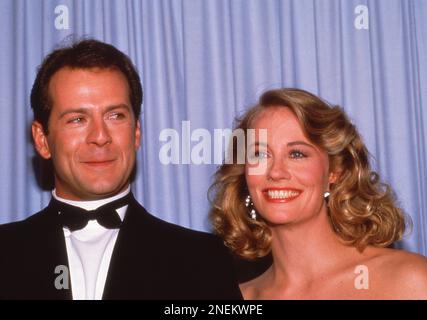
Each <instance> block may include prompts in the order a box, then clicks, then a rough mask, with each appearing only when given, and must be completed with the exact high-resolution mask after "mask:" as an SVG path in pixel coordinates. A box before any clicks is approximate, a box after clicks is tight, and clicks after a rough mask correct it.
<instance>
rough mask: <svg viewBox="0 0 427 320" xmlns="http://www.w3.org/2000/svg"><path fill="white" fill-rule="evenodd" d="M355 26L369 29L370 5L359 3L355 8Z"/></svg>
mask: <svg viewBox="0 0 427 320" xmlns="http://www.w3.org/2000/svg"><path fill="white" fill-rule="evenodd" d="M354 14H356V18H355V19H354V27H355V28H356V29H357V30H368V29H369V9H368V6H365V5H362V4H361V5H358V6H356V8H354Z"/></svg>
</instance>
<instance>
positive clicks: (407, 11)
mask: <svg viewBox="0 0 427 320" xmlns="http://www.w3.org/2000/svg"><path fill="white" fill-rule="evenodd" d="M426 17H427V1H425V0H295V1H292V0H117V1H112V0H87V1H83V0H74V1H73V0H46V1H43V0H27V1H25V0H0V32H1V34H0V37H1V38H0V39H1V41H0V110H1V117H0V137H1V142H2V147H1V151H0V203H1V209H0V213H1V214H0V223H5V222H9V221H16V220H20V219H23V218H25V217H27V216H29V215H31V214H33V213H35V212H37V211H38V210H40V209H41V208H42V207H44V206H45V205H46V204H47V203H48V201H49V198H50V193H49V192H48V191H43V190H42V189H41V188H40V187H39V185H38V184H37V182H36V178H35V174H34V171H33V165H32V161H33V157H34V150H33V147H32V144H31V139H30V135H29V126H30V123H31V120H32V113H31V109H30V103H29V93H30V90H31V86H32V83H33V81H34V77H35V72H36V68H37V66H38V65H39V64H40V63H41V60H42V58H43V56H44V55H45V54H46V53H48V52H49V51H51V50H52V49H53V48H55V47H57V46H58V45H60V44H61V43H63V42H64V41H65V40H64V39H67V38H68V39H69V38H70V37H71V38H79V37H82V36H86V37H92V38H97V39H100V40H103V41H106V42H109V43H111V44H113V45H115V46H117V47H118V48H120V49H121V50H122V51H124V52H126V53H127V54H128V55H129V56H130V57H131V58H132V60H133V61H134V62H135V64H136V66H137V67H138V69H139V71H140V73H141V77H142V82H143V87H144V93H145V97H144V104H143V114H142V116H141V123H142V127H143V143H142V148H141V150H140V151H139V154H138V172H137V176H136V179H135V182H134V183H133V186H132V187H133V190H134V192H135V195H136V197H137V198H138V199H139V200H140V201H141V202H142V203H143V204H144V206H145V207H147V208H148V209H149V210H150V211H151V212H152V213H153V214H155V215H157V216H158V217H160V218H162V219H165V220H168V221H171V222H174V223H178V224H180V225H183V226H187V227H190V228H193V229H198V230H209V222H208V219H207V214H208V209H209V203H208V201H207V197H206V192H207V189H208V187H209V185H210V183H211V182H212V174H213V173H214V171H215V169H216V167H217V165H218V155H219V158H221V156H222V154H220V153H218V152H217V153H216V154H215V152H214V151H215V148H216V147H215V146H217V144H215V145H214V143H213V140H214V130H215V129H225V128H231V127H232V124H233V119H234V118H235V116H236V115H238V114H241V112H242V111H244V110H245V108H247V107H249V106H251V105H253V104H254V103H256V101H257V98H258V97H259V95H260V94H261V93H262V92H263V91H265V90H266V89H271V88H276V87H282V86H288V87H289V86H290V87H299V88H303V89H306V90H309V91H312V92H314V93H317V94H319V95H320V96H322V97H323V98H325V99H327V100H328V101H330V102H331V103H334V104H340V105H342V106H343V107H344V108H345V109H346V110H347V112H348V113H349V115H350V116H351V118H352V119H353V121H354V122H355V124H356V125H357V126H358V128H359V130H360V132H361V134H362V135H363V137H364V139H365V142H366V144H367V145H368V148H369V149H370V151H371V153H372V156H373V159H372V163H373V166H374V167H375V168H376V169H377V170H378V171H379V172H380V173H381V175H382V176H383V177H384V179H385V180H386V181H387V182H389V183H390V184H391V185H392V186H394V188H395V191H396V194H397V196H398V198H399V200H400V203H401V205H402V206H403V208H404V209H405V212H406V213H407V214H408V215H410V216H411V217H412V220H413V224H414V228H413V231H412V233H410V234H408V235H407V236H406V237H405V239H404V241H403V242H402V243H401V245H402V246H403V247H404V248H405V249H408V250H411V251H415V252H419V253H421V254H424V255H426V254H427V235H426V233H427V219H426V215H427V185H426V183H427V169H426V163H427V156H426V150H427V136H426V129H425V128H426V127H427V109H426V108H427V19H426ZM184 121H185V122H184ZM168 128H169V129H174V130H176V132H177V134H178V139H179V148H178V149H177V150H175V153H173V152H172V154H173V155H175V156H179V164H169V165H166V164H164V163H162V161H161V159H162V157H161V153H162V147H165V145H166V144H167V142H165V141H162V136H161V133H162V132H163V134H164V133H165V131H164V130H167V129H168ZM166 132H171V130H169V131H166ZM192 134H193V136H191V135H192ZM191 138H193V141H191V140H190V139H191ZM209 138H211V139H212V141H211V142H212V144H211V145H212V148H211V149H210V151H211V155H210V163H202V164H198V163H197V162H198V160H200V159H199V158H198V157H197V155H198V154H199V153H198V151H200V149H197V146H199V147H200V143H202V142H203V141H204V142H206V141H208V140H207V139H209ZM175 142H177V143H178V140H176V141H175ZM216 142H217V143H218V141H216ZM219 149H220V148H219ZM191 151H193V153H194V157H190V160H189V161H188V159H185V158H183V155H186V154H187V152H191ZM204 152H205V153H204V154H203V155H204V156H205V162H209V161H208V160H209V157H208V156H209V154H208V151H207V150H206V149H205V150H204ZM190 154H191V153H190ZM199 156H200V154H199ZM163 162H164V161H163ZM187 162H190V163H189V164H188V163H187Z"/></svg>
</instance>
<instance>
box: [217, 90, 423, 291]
mask: <svg viewBox="0 0 427 320" xmlns="http://www.w3.org/2000/svg"><path fill="white" fill-rule="evenodd" d="M238 128H239V129H243V131H244V133H245V137H246V138H247V139H246V140H247V141H248V145H247V148H246V150H247V151H245V152H246V154H245V159H246V161H245V163H240V164H239V163H231V164H224V165H222V166H221V167H220V168H219V170H218V172H217V174H216V180H215V183H214V184H213V186H212V188H211V191H214V192H215V198H214V200H213V209H212V212H211V218H212V222H213V226H214V229H215V231H216V233H217V234H219V235H220V236H221V237H223V239H224V241H225V243H226V244H227V246H228V247H230V248H231V249H232V251H233V252H234V253H236V254H237V255H239V256H241V257H244V258H247V259H255V258H258V257H263V256H265V255H267V254H268V253H269V252H271V254H272V257H273V264H272V265H271V267H270V268H269V269H267V271H265V272H264V273H263V274H261V275H260V276H258V277H257V278H255V279H253V280H251V281H249V282H246V283H243V284H242V285H241V290H242V293H243V296H244V298H245V299H427V259H426V258H424V257H422V256H420V255H416V254H413V253H409V252H405V251H401V250H395V249H391V248H389V247H390V246H391V245H392V244H393V242H395V241H397V240H399V239H400V238H401V236H402V234H403V232H404V228H405V223H404V216H403V213H402V211H401V210H400V209H399V208H398V207H397V206H396V204H395V200H394V197H393V194H392V191H391V189H390V187H389V186H388V185H386V184H383V183H381V182H380V181H379V177H378V174H377V173H375V172H373V171H372V170H371V168H370V165H369V160H368V151H367V149H366V147H365V145H364V143H363V141H362V139H361V137H360V135H359V134H358V132H357V130H356V128H355V127H354V126H353V125H352V124H351V122H350V121H349V120H348V118H347V116H346V115H345V113H344V111H343V110H342V109H341V108H339V107H331V106H329V105H328V104H327V103H325V102H324V101H322V100H321V99H319V98H318V97H316V96H314V95H312V94H310V93H308V92H306V91H303V90H298V89H281V90H272V91H268V92H266V93H264V94H263V95H262V97H261V98H260V101H259V104H258V105H257V106H255V107H254V108H252V109H250V110H249V111H248V112H247V113H246V114H245V115H244V116H243V118H242V119H241V120H240V121H239V124H238ZM247 129H255V130H252V131H255V134H249V131H250V130H247ZM261 129H264V131H263V130H261ZM262 132H264V133H262ZM251 136H253V138H251ZM238 142H239V141H238V139H234V140H233V144H232V146H233V148H232V150H233V156H234V158H239V157H238V154H237V152H238V151H239V148H238V147H237V144H238ZM240 150H241V148H240Z"/></svg>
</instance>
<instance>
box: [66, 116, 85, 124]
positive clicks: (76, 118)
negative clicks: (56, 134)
mask: <svg viewBox="0 0 427 320" xmlns="http://www.w3.org/2000/svg"><path fill="white" fill-rule="evenodd" d="M83 120H84V118H83V117H75V118H72V119H70V120H68V121H67V123H81V122H82V121H83Z"/></svg>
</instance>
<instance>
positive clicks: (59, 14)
mask: <svg viewBox="0 0 427 320" xmlns="http://www.w3.org/2000/svg"><path fill="white" fill-rule="evenodd" d="M55 14H56V17H55V28H56V30H68V29H70V23H69V21H70V19H69V11H68V7H67V6H66V5H63V4H61V5H59V6H56V7H55Z"/></svg>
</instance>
